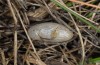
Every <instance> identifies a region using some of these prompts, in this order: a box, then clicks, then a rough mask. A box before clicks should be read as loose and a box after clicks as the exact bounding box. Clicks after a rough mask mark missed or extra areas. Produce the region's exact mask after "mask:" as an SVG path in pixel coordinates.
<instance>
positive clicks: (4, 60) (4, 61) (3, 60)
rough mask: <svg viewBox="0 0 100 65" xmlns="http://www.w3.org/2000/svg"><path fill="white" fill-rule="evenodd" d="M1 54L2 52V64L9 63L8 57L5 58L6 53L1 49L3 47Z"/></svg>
mask: <svg viewBox="0 0 100 65" xmlns="http://www.w3.org/2000/svg"><path fill="white" fill-rule="evenodd" d="M0 54H1V57H2V59H1V60H2V64H3V65H7V63H6V58H5V55H4V51H3V50H1V48H0Z"/></svg>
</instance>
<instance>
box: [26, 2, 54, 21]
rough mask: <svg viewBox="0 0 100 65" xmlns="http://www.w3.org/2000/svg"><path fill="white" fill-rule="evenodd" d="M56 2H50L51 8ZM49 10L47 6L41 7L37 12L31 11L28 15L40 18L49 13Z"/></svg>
mask: <svg viewBox="0 0 100 65" xmlns="http://www.w3.org/2000/svg"><path fill="white" fill-rule="evenodd" d="M54 5H55V4H53V3H52V2H50V3H49V4H48V6H50V8H53V7H54ZM47 14H48V13H47V11H46V10H45V7H44V8H43V7H41V8H39V9H37V10H35V12H34V13H33V12H29V13H28V14H27V15H28V16H31V17H33V18H34V19H36V20H38V19H40V20H41V19H43V18H44V17H45V16H46V15H47Z"/></svg>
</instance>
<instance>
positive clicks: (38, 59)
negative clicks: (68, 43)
mask: <svg viewBox="0 0 100 65" xmlns="http://www.w3.org/2000/svg"><path fill="white" fill-rule="evenodd" d="M14 7H15V6H14ZM15 10H16V12H17V15H18V17H19V20H20V22H21V24H22V27H23V29H24V31H25V33H26V36H27V38H28V40H29V42H30V44H31V46H32V48H33V50H34V53H35V54H36V57H37V58H36V60H37V62H38V61H41V59H40V57H39V55H38V53H37V51H36V49H35V47H34V45H33V43H32V40H31V39H30V37H29V35H28V32H27V30H26V28H25V25H24V23H23V20H22V19H21V16H20V14H19V12H18V11H17V9H15ZM41 62H42V61H41Z"/></svg>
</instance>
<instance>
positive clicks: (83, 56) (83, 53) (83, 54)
mask: <svg viewBox="0 0 100 65" xmlns="http://www.w3.org/2000/svg"><path fill="white" fill-rule="evenodd" d="M69 15H70V17H71V18H72V20H73V23H74V25H75V28H76V30H77V32H78V35H79V38H80V42H81V45H82V65H84V59H85V48H84V43H83V38H82V35H81V32H80V30H79V28H78V25H77V24H76V23H75V20H74V18H73V17H72V15H71V14H70V13H69Z"/></svg>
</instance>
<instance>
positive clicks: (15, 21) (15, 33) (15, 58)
mask: <svg viewBox="0 0 100 65" xmlns="http://www.w3.org/2000/svg"><path fill="white" fill-rule="evenodd" d="M7 2H8V5H9V8H10V10H11V13H12V15H13V18H14V24H15V26H14V27H15V29H14V65H17V30H16V28H17V22H18V21H17V18H16V16H15V13H14V10H13V8H12V5H11V1H10V0H7Z"/></svg>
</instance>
